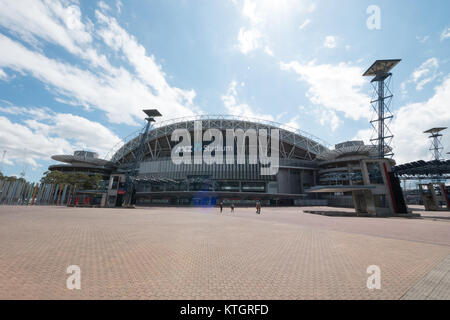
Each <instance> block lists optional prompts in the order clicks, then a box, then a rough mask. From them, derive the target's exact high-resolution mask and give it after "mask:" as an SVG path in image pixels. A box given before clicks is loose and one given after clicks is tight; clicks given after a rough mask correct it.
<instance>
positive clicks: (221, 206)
mask: <svg viewBox="0 0 450 320" xmlns="http://www.w3.org/2000/svg"><path fill="white" fill-rule="evenodd" d="M219 207H220V213H222V209H223V202H222V201H220V203H219Z"/></svg>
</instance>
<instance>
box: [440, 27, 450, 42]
mask: <svg viewBox="0 0 450 320" xmlns="http://www.w3.org/2000/svg"><path fill="white" fill-rule="evenodd" d="M447 38H450V27H445V29H444V30H442V33H441V41H444V40H445V39H447Z"/></svg>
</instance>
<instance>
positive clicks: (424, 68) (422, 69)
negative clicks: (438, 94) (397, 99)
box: [401, 58, 442, 94]
mask: <svg viewBox="0 0 450 320" xmlns="http://www.w3.org/2000/svg"><path fill="white" fill-rule="evenodd" d="M438 69H439V61H438V59H436V58H430V59H428V60H426V61H425V62H423V63H422V64H421V65H420V66H419V67H418V68H416V69H415V70H414V71H413V73H412V74H411V76H410V77H409V79H408V80H407V81H405V82H403V83H402V84H401V88H402V92H403V94H406V85H407V84H408V83H414V84H415V85H416V90H418V91H420V90H422V89H423V87H424V86H425V85H426V84H427V83H430V82H432V81H434V80H435V79H436V78H437V77H439V76H440V75H442V73H440V72H438Z"/></svg>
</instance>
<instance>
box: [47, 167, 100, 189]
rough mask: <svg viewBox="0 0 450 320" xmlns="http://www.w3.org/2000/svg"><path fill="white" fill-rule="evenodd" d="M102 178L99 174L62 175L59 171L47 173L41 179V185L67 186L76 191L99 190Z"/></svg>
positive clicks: (78, 173) (77, 173)
mask: <svg viewBox="0 0 450 320" xmlns="http://www.w3.org/2000/svg"><path fill="white" fill-rule="evenodd" d="M101 180H102V177H101V176H100V175H99V174H96V175H92V176H90V175H88V174H86V173H82V172H76V173H64V172H61V171H57V170H55V171H47V172H45V173H44V176H43V177H42V179H41V183H49V184H67V185H71V186H73V187H75V188H76V189H85V190H96V189H98V188H99V184H100V181H101Z"/></svg>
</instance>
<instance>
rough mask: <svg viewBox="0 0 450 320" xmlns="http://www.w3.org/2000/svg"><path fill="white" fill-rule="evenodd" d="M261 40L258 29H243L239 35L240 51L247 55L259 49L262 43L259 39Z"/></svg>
mask: <svg viewBox="0 0 450 320" xmlns="http://www.w3.org/2000/svg"><path fill="white" fill-rule="evenodd" d="M260 38H261V34H260V33H259V31H258V30H256V29H249V30H246V29H244V28H241V29H240V30H239V34H238V42H239V50H240V51H241V52H242V53H243V54H247V53H249V52H250V51H253V50H255V49H257V48H259V46H260V43H259V39H260Z"/></svg>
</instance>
